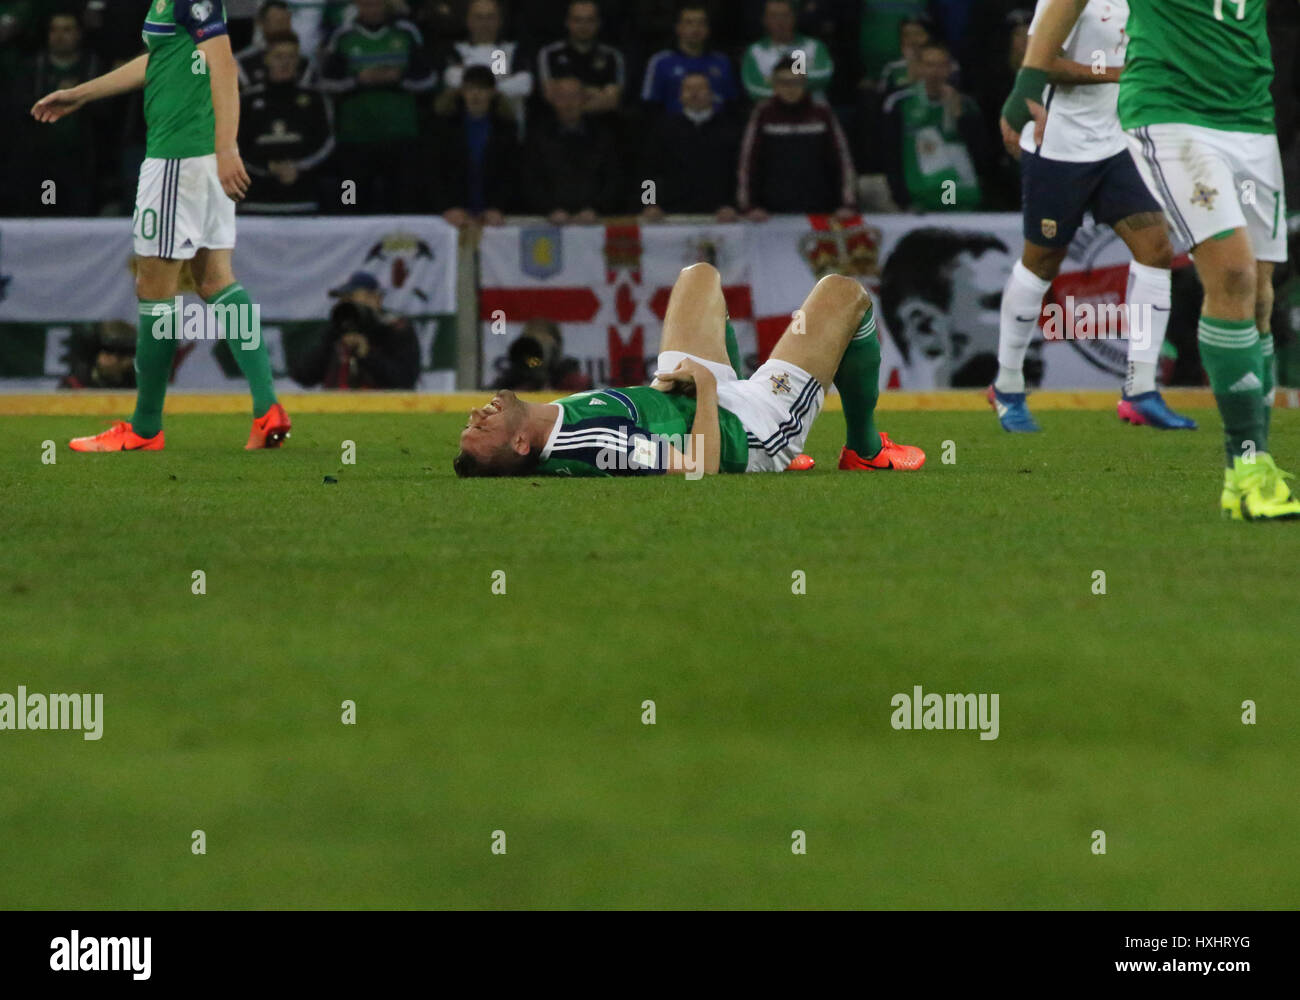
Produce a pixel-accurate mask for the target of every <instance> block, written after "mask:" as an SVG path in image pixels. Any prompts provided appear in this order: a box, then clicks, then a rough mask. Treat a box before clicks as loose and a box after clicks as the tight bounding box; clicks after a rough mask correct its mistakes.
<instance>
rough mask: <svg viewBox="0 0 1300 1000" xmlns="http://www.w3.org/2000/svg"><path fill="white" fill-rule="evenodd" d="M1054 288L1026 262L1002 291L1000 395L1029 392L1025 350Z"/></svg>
mask: <svg viewBox="0 0 1300 1000" xmlns="http://www.w3.org/2000/svg"><path fill="white" fill-rule="evenodd" d="M1051 287H1052V283H1051V282H1050V281H1044V280H1043V279H1042V278H1040V277H1039V276H1038V275H1036V274H1034V272H1033V271H1031V270H1029V268H1027V267H1025V265H1024V263H1023V262H1022V261H1016V266H1015V267H1013V268H1012V269H1011V277H1009V278H1008V279H1007V286H1006V288H1004V289H1003V290H1002V323H1001V326H1000V327H999V329H998V378H997V381H996V382H994V383H993V386H994V388H996V389H997V390H998V392H1024V391H1025V351H1027V350H1028V349H1029V342H1030V341H1031V340H1033V339H1034V329H1035V328H1036V327H1037V326H1038V316H1039V314H1040V313H1041V312H1042V311H1043V296H1044V295H1046V294H1047V290H1048V289H1049V288H1051Z"/></svg>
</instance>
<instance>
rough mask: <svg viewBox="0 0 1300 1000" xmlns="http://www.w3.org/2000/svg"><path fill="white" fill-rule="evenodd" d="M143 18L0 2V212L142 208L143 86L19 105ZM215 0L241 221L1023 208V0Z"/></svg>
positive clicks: (76, 74) (67, 2)
mask: <svg viewBox="0 0 1300 1000" xmlns="http://www.w3.org/2000/svg"><path fill="white" fill-rule="evenodd" d="M150 2H151V0H112V2H111V3H108V2H106V0H75V2H74V0H0V94H3V99H2V107H0V115H3V125H4V130H5V135H6V136H8V137H10V138H11V139H13V140H14V141H12V142H8V143H6V144H5V150H4V152H0V172H2V174H3V183H0V214H5V215H11V216H15V215H16V216H25V215H34V216H47V215H51V214H59V215H99V214H105V215H116V214H130V211H131V205H132V201H133V196H134V184H135V177H136V173H137V170H138V166H139V162H140V160H141V158H142V157H143V155H144V116H143V108H142V98H141V95H140V94H138V93H136V94H131V95H127V96H124V97H120V98H116V99H113V100H110V101H104V102H101V103H100V104H98V105H96V106H94V107H92V108H90V109H88V110H87V112H86V113H83V114H81V115H74V116H71V117H69V118H67V119H65V120H64V121H62V122H59V123H57V125H54V126H38V125H37V124H36V123H35V122H33V121H32V120H31V118H30V117H29V115H28V110H29V108H30V107H31V105H32V103H33V102H34V101H35V100H36V99H37V98H38V97H40V96H42V95H44V94H45V93H48V92H49V91H51V90H54V89H56V88H60V87H67V86H72V85H75V84H76V83H78V82H81V81H83V80H86V79H89V78H91V77H93V76H95V75H97V74H99V73H102V72H104V71H106V70H107V69H110V68H112V67H113V66H114V65H117V64H120V63H122V62H124V61H126V60H128V59H130V58H131V57H133V56H135V55H136V54H138V53H139V51H140V50H141V47H142V46H141V40H140V25H141V23H142V22H143V20H144V17H145V14H146V11H147V9H148V7H149V4H150ZM225 4H226V10H227V14H228V16H229V19H230V31H231V35H232V42H233V44H234V45H235V49H236V53H237V56H238V61H239V65H240V69H241V89H242V109H241V127H240V148H241V152H242V155H243V157H244V160H245V163H246V164H247V166H248V169H249V173H250V174H251V175H252V176H253V179H254V183H253V188H252V191H251V192H250V196H249V198H248V200H247V201H246V203H245V204H244V205H243V206H242V210H243V211H247V212H264V213H270V212H277V213H312V212H335V211H343V210H350V211H356V210H358V209H360V210H361V211H366V212H398V213H406V212H416V213H427V212H437V213H441V214H444V215H445V216H446V217H447V218H448V219H449V220H451V221H453V222H455V223H458V224H463V223H464V222H466V221H468V220H469V219H471V218H478V219H480V220H481V221H483V222H485V223H487V224H492V223H494V222H497V221H499V220H500V218H501V217H502V216H503V215H505V214H506V213H529V214H540V215H545V216H549V217H551V218H552V219H553V220H555V221H556V222H564V221H569V220H572V221H576V222H585V221H591V220H593V219H594V218H596V217H598V216H602V215H611V214H632V213H637V214H644V216H645V217H646V218H647V219H648V220H649V221H653V220H655V219H658V218H662V217H663V216H664V215H672V214H680V213H693V214H699V213H707V214H717V215H718V216H719V217H720V218H722V219H734V218H739V217H751V218H762V217H763V216H764V215H765V214H768V213H783V212H827V213H832V212H837V211H839V212H851V211H857V210H859V209H870V210H875V211H893V210H899V209H902V210H907V209H916V210H930V211H941V210H945V209H953V210H970V209H977V208H981V209H1016V208H1017V207H1018V204H1019V193H1018V178H1017V173H1016V168H1015V165H1014V163H1013V162H1012V161H1011V160H1010V158H1009V157H1007V156H1006V154H1005V153H1004V152H1003V151H1002V146H1001V143H1000V142H999V141H998V129H997V120H998V111H999V108H1000V105H1001V102H1002V99H1003V97H1004V96H1005V94H1006V92H1007V90H1008V89H1009V87H1010V85H1011V80H1012V78H1013V75H1014V72H1015V69H1016V67H1017V66H1018V64H1019V60H1020V58H1021V57H1022V55H1023V52H1024V48H1025V36H1026V28H1027V24H1028V21H1029V17H1030V13H1031V10H1032V6H1033V4H1032V2H1031V0H979V2H978V3H975V2H973V0H802V2H796V0H727V2H722V0H708V2H683V0H600V2H599V3H597V2H594V0H355V2H324V3H322V2H314V3H310V4H307V3H297V2H292V0H290V2H283V0H266V2H259V0H225ZM47 180H53V181H54V182H55V185H56V190H57V198H56V199H55V201H54V203H53V204H50V203H49V198H48V197H44V198H43V194H44V193H45V192H44V189H43V187H42V184H43V182H45V181H47ZM344 180H351V181H354V182H355V184H356V195H355V200H354V201H348V199H345V198H344V197H343V195H342V194H341V191H342V182H343V181H344ZM944 180H954V181H956V192H957V196H956V198H955V200H953V199H949V200H950V201H951V202H952V203H951V204H948V203H945V202H941V201H940V200H939V198H938V192H939V191H940V190H941V182H942V181H944ZM647 181H653V182H654V187H653V189H651V188H649V187H648V186H647V185H646V183H645V182H647ZM345 201H348V203H347V204H345Z"/></svg>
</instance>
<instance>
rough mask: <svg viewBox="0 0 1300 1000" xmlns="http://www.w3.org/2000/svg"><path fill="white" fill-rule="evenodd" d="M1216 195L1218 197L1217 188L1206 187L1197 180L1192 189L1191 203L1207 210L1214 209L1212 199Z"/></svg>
mask: <svg viewBox="0 0 1300 1000" xmlns="http://www.w3.org/2000/svg"><path fill="white" fill-rule="evenodd" d="M1217 197H1219V192H1218V190H1217V189H1215V188H1212V187H1206V186H1205V185H1204V184H1202V183H1200V182H1199V181H1198V182H1197V184H1196V187H1195V188H1194V189H1193V190H1192V204H1193V205H1200V206H1201V208H1204V209H1206V210H1207V211H1213V210H1214V199H1215V198H1217Z"/></svg>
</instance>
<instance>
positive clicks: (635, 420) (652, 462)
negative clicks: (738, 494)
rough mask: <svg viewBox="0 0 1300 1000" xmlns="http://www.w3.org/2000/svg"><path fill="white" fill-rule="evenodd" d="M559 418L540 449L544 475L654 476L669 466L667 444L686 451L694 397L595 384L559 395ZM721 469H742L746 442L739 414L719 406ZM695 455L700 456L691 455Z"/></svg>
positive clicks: (746, 454)
mask: <svg viewBox="0 0 1300 1000" xmlns="http://www.w3.org/2000/svg"><path fill="white" fill-rule="evenodd" d="M555 403H556V405H557V406H559V407H560V410H561V411H562V413H563V416H562V417H561V420H560V424H559V426H558V427H557V428H556V430H555V431H554V432H553V433H552V434H551V439H550V440H549V441H548V442H547V444H546V447H545V449H543V451H542V463H541V465H540V466H538V468H537V474H538V475H543V476H653V475H663V474H664V473H665V472H666V471H667V468H668V460H667V456H668V454H669V453H668V450H667V449H668V446H669V445H671V446H673V447H675V448H676V449H677V450H678V451H682V452H687V453H688V454H689V452H688V451H687V447H686V445H687V444H688V441H687V439H688V436H689V435H690V433H691V425H692V424H693V423H694V422H695V400H694V399H693V398H692V397H690V396H681V395H677V394H673V395H668V394H667V393H663V392H660V391H659V390H658V389H651V388H650V387H649V386H636V387H633V388H630V389H594V390H592V391H591V392H580V393H578V394H577V395H576V396H566V397H565V398H564V399H557V400H556V401H555ZM718 424H719V427H720V428H721V430H722V461H721V463H720V464H719V470H720V471H722V472H744V471H745V467H746V466H747V465H748V464H749V444H748V442H747V440H746V438H745V428H744V426H743V425H742V424H741V422H740V419H739V418H738V417H737V416H736V415H735V414H734V413H731V412H730V411H729V410H724V409H723V408H722V407H721V406H719V407H718ZM695 460H696V461H699V456H698V455H697V456H695Z"/></svg>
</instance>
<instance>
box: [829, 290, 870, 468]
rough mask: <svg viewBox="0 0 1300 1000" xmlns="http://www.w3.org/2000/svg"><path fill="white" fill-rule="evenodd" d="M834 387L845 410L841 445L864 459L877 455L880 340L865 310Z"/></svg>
mask: <svg viewBox="0 0 1300 1000" xmlns="http://www.w3.org/2000/svg"><path fill="white" fill-rule="evenodd" d="M835 388H836V389H838V390H839V391H840V403H841V404H842V405H843V407H844V427H845V439H844V443H845V445H846V446H847V447H849V448H851V449H852V450H853V451H856V452H857V453H858V454H859V455H861V456H862V457H863V458H871V457H872V456H874V455H877V454H879V453H880V432H879V431H877V430H876V421H875V413H876V400H877V398H879V396H880V338H879V337H878V336H876V317H875V314H874V312H873V311H872V310H871V309H868V310H867V312H866V314H865V315H864V316H863V317H862V323H861V325H860V326H859V327H858V332H857V333H855V334H854V335H853V339H852V340H850V341H849V346H848V348H847V349H846V350H845V351H844V357H842V358H841V359H840V367H839V370H838V371H836V372H835Z"/></svg>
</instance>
